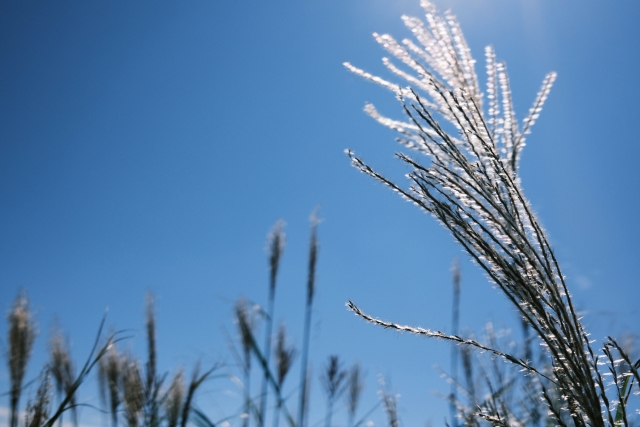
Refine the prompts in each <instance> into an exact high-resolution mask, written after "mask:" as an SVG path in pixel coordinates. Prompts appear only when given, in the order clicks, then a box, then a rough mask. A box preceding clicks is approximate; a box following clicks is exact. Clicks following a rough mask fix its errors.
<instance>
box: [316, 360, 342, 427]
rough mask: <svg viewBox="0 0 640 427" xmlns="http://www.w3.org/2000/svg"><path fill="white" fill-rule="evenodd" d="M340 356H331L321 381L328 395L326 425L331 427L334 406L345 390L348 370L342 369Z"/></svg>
mask: <svg viewBox="0 0 640 427" xmlns="http://www.w3.org/2000/svg"><path fill="white" fill-rule="evenodd" d="M341 365H342V364H341V363H340V358H339V357H338V356H336V355H332V356H329V360H328V362H327V364H326V365H325V369H324V371H323V372H322V375H321V376H320V383H321V384H322V387H323V388H324V391H325V394H326V395H327V413H326V417H325V427H331V418H332V416H333V406H334V404H335V402H336V400H337V399H338V397H340V395H341V394H342V392H343V391H344V385H345V379H346V378H347V372H346V371H345V370H344V369H342V366H341Z"/></svg>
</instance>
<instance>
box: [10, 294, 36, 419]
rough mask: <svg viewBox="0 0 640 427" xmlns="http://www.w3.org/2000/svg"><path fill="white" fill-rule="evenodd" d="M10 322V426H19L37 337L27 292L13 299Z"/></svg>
mask: <svg viewBox="0 0 640 427" xmlns="http://www.w3.org/2000/svg"><path fill="white" fill-rule="evenodd" d="M7 320H8V323H9V331H8V336H9V340H8V341H9V348H8V351H7V362H8V367H9V382H10V389H9V408H10V412H11V415H10V421H9V426H10V427H17V426H18V403H19V401H20V396H21V395H22V382H23V380H24V375H25V373H26V370H27V363H28V362H29V358H30V357H31V350H32V349H33V342H34V340H35V337H36V325H35V322H34V320H33V318H32V315H31V311H30V309H29V299H28V298H27V294H26V293H24V292H20V293H19V294H18V296H16V298H15V300H14V301H13V307H12V308H11V310H10V311H9V315H8V316H7Z"/></svg>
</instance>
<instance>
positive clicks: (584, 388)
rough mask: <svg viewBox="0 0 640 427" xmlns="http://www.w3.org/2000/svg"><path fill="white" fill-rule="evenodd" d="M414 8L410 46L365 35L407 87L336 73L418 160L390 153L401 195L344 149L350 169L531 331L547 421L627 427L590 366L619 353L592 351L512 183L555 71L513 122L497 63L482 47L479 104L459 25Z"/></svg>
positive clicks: (550, 254) (431, 9) (540, 233)
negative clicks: (481, 276)
mask: <svg viewBox="0 0 640 427" xmlns="http://www.w3.org/2000/svg"><path fill="white" fill-rule="evenodd" d="M421 4H422V6H423V8H424V10H425V12H426V24H425V23H423V22H422V21H421V20H419V19H417V18H413V17H408V16H403V17H402V19H403V21H404V23H405V24H406V26H407V27H408V28H409V30H410V31H411V32H412V33H413V35H414V37H415V40H409V39H405V40H403V41H402V42H398V41H396V40H395V39H394V38H393V37H391V36H389V35H386V34H385V35H379V34H374V37H375V39H376V41H377V42H378V43H380V44H381V45H382V46H383V47H384V48H385V49H386V50H387V51H388V52H389V53H390V54H391V55H392V56H393V57H395V58H396V59H397V60H398V61H400V62H401V63H402V66H399V65H396V64H395V63H394V62H393V61H392V60H390V59H388V58H384V59H383V63H384V64H385V65H386V66H387V68H388V69H389V70H390V71H391V72H392V73H393V74H395V75H396V76H398V77H400V78H402V79H404V80H405V81H406V82H408V83H409V85H410V86H409V87H407V88H401V87H400V86H399V85H398V84H395V83H390V82H388V81H387V80H384V79H382V78H380V77H375V76H372V75H371V74H369V73H367V72H365V71H363V70H361V69H359V68H356V67H354V66H353V65H351V64H349V63H345V66H346V67H347V68H348V69H349V70H351V71H352V72H354V73H356V74H358V75H360V76H362V77H364V78H366V79H369V80H371V81H374V82H376V83H378V84H380V85H382V86H384V87H386V88H388V89H390V90H392V91H393V92H394V93H395V94H396V96H397V97H398V99H399V100H400V102H401V104H402V108H403V110H404V112H405V114H406V116H407V121H406V122H401V121H397V120H392V119H390V118H386V117H383V116H382V115H380V114H379V113H378V112H377V110H376V109H375V107H374V106H373V105H371V104H368V105H367V106H366V107H365V111H366V112H367V113H368V114H369V115H370V116H371V117H373V118H374V119H376V120H377V121H378V122H380V123H381V124H383V125H385V126H387V127H389V128H391V129H394V130H396V131H397V132H398V133H399V134H400V136H399V138H398V141H399V142H400V143H401V144H402V145H403V146H405V147H406V148H409V149H412V150H414V151H415V152H416V154H417V155H425V156H426V157H427V158H428V160H429V163H427V164H425V163H422V162H421V161H418V160H415V159H414V158H412V157H410V156H409V155H407V154H405V153H398V154H397V157H398V158H399V159H400V160H401V161H403V162H404V163H405V164H406V165H408V166H409V168H410V170H411V171H410V172H409V173H408V174H407V178H408V180H409V186H408V188H404V187H403V186H401V185H399V184H397V183H395V182H392V181H390V180H389V179H387V178H385V177H384V176H383V175H382V174H380V173H378V172H377V171H375V170H374V169H373V168H372V167H370V166H369V165H368V164H366V163H365V162H364V161H362V160H361V159H360V158H358V157H356V156H355V155H354V154H353V153H352V152H351V151H348V150H347V153H348V155H349V157H350V158H351V161H352V164H353V165H354V166H355V167H356V168H358V169H359V170H360V171H362V172H364V173H366V174H367V175H369V176H372V177H373V178H375V179H376V180H378V181H380V182H382V183H384V184H385V185H387V186H389V187H390V188H391V189H392V190H394V191H396V192H397V193H399V194H400V195H401V196H402V197H403V198H405V199H406V200H408V201H410V202H412V203H414V204H415V205H416V206H418V207H419V208H420V209H423V210H425V211H426V212H428V213H430V214H431V215H433V216H434V217H435V218H436V219H437V220H438V221H439V222H440V223H441V224H443V225H444V226H445V227H446V228H447V229H448V230H449V231H450V232H451V234H452V235H453V237H454V239H455V240H456V241H457V242H458V243H460V244H461V245H462V246H463V247H464V249H465V250H466V252H467V253H468V254H469V255H470V256H471V258H472V259H473V260H474V261H475V262H476V263H477V264H478V265H479V266H480V267H481V268H482V269H483V270H484V272H485V273H486V274H487V276H488V277H489V278H490V280H491V281H492V282H494V283H495V284H496V285H497V286H498V287H499V288H500V289H501V290H502V292H503V293H504V294H505V295H506V296H507V298H508V299H509V301H511V303H512V304H513V305H514V307H516V308H517V310H518V311H519V313H520V315H521V316H522V318H523V319H524V321H525V322H526V323H527V324H528V325H529V327H531V329H532V330H534V331H535V332H536V334H537V336H538V337H539V339H540V340H541V342H542V343H543V345H544V346H545V347H546V352H547V354H548V356H549V358H550V360H551V364H552V370H551V372H550V373H549V374H548V375H546V376H545V378H546V379H547V380H548V381H549V383H551V384H553V386H554V387H557V389H558V390H559V391H560V396H561V398H562V405H561V406H560V407H554V406H553V405H552V404H551V403H549V408H548V409H549V411H550V412H551V413H552V414H553V416H554V421H553V422H554V423H558V424H560V425H563V423H564V420H566V419H570V420H571V421H572V423H574V424H575V425H576V426H586V425H592V426H596V427H599V426H604V425H607V424H608V425H611V426H614V425H617V424H618V422H623V421H624V423H625V425H626V423H627V421H626V418H624V416H625V415H624V411H622V412H623V416H622V418H621V419H620V420H617V418H616V419H614V412H616V411H615V408H616V407H624V406H625V402H626V401H625V400H624V398H618V396H616V399H609V398H608V397H607V395H606V392H607V389H606V386H605V384H604V381H603V379H602V375H601V373H600V369H601V368H600V367H599V366H598V362H599V360H600V359H601V358H603V359H605V360H609V361H611V363H613V364H614V365H615V366H618V365H619V363H617V362H615V361H616V360H617V359H618V355H621V354H622V353H623V352H622V350H621V349H620V348H619V347H615V346H613V344H611V345H608V346H606V347H605V349H614V348H615V350H616V352H617V353H618V355H614V354H613V353H610V352H607V351H605V352H604V356H596V355H595V353H594V351H593V349H592V348H591V343H590V342H589V339H588V338H587V337H588V335H587V333H586V331H585V330H584V327H583V325H582V324H581V322H580V320H579V318H578V316H577V314H576V311H575V309H574V306H573V303H572V301H571V297H570V294H569V291H568V288H567V284H566V282H565V278H564V276H563V274H562V270H561V268H560V264H559V263H558V261H557V259H556V256H555V254H554V251H553V249H552V247H551V245H550V243H549V240H548V238H547V235H546V233H545V232H544V230H543V228H542V226H541V225H540V223H539V221H538V219H537V217H536V215H535V214H534V212H533V211H532V209H531V207H530V205H529V202H528V201H527V199H526V197H525V196H524V194H523V191H522V188H521V186H520V180H519V177H518V160H519V158H520V153H521V150H522V148H523V146H524V143H525V138H526V135H527V134H528V133H529V132H530V130H531V127H532V126H533V124H534V123H535V121H536V119H537V118H538V115H539V113H540V110H541V108H542V105H543V104H544V102H545V100H546V98H547V96H548V94H549V90H550V88H551V85H552V84H553V82H554V80H555V77H556V74H555V73H550V74H548V75H547V76H546V77H545V78H544V80H543V83H542V88H541V89H540V92H539V93H538V95H537V97H536V99H535V101H534V103H533V106H532V108H531V109H530V110H529V113H528V114H527V116H526V117H525V118H524V120H523V121H522V122H521V123H519V122H518V121H517V120H516V116H515V113H514V109H513V103H512V99H511V89H510V85H509V79H508V76H507V72H506V66H505V64H504V63H503V62H499V61H497V60H496V56H495V53H494V51H493V49H492V48H491V47H487V48H486V50H485V56H486V72H487V83H486V98H487V99H486V106H485V107H486V108H484V109H483V101H484V99H483V98H484V96H485V95H484V94H483V93H482V92H481V90H480V84H479V79H478V76H477V75H476V72H475V69H474V65H475V60H474V59H473V58H472V57H471V53H470V49H469V47H468V45H467V43H466V41H465V39H464V37H463V35H462V32H461V30H460V26H459V24H458V22H457V21H456V19H455V17H454V16H453V15H452V14H451V13H450V12H446V13H445V14H444V15H439V14H438V12H437V10H436V8H435V6H433V5H432V4H431V3H430V2H429V1H427V0H422V1H421ZM401 67H402V68H401ZM350 308H351V309H352V310H353V311H354V312H355V313H356V314H359V315H360V316H361V317H364V318H365V319H367V320H369V321H371V322H374V323H378V324H380V325H382V326H385V327H388V328H396V329H401V330H407V331H410V332H414V333H418V334H422V335H426V336H431V337H438V338H444V339H447V340H452V341H454V342H458V343H461V344H466V345H473V346H476V347H480V348H483V349H485V350H488V351H491V352H493V353H494V354H496V355H498V356H501V357H503V358H505V359H507V360H508V361H510V362H512V363H516V364H517V365H518V366H520V367H521V368H523V369H525V370H527V371H529V372H533V373H536V374H538V375H543V376H544V374H542V372H541V370H540V369H537V368H536V367H535V366H533V365H532V363H530V361H527V360H522V359H519V358H516V357H514V356H511V355H509V354H507V353H502V352H499V351H497V350H495V349H491V348H489V347H487V346H482V345H480V344H479V343H477V342H475V341H472V340H462V339H461V338H459V337H457V336H451V335H446V334H442V333H440V332H435V331H429V330H427V329H420V328H411V327H402V326H400V325H396V324H394V323H392V322H382V321H379V320H377V319H375V318H372V317H371V316H368V315H365V314H364V313H363V312H362V311H361V310H359V309H358V308H357V307H356V306H355V305H353V303H350ZM622 358H624V356H622ZM629 366H631V367H632V366H633V364H629ZM610 370H612V371H613V370H614V369H613V368H610ZM616 374H617V373H616V372H613V377H614V383H615V384H616V387H617V388H619V389H620V390H623V388H624V387H623V384H622V380H621V378H622V377H621V376H620V375H616ZM631 374H632V373H630V372H628V373H627V374H625V375H627V376H628V375H631ZM624 392H626V391H624ZM542 393H543V395H544V396H540V398H543V397H544V398H545V400H546V401H550V399H548V397H549V396H548V393H547V391H546V389H545V388H543V392H542ZM623 394H624V393H623V392H622V391H621V396H622V395H623ZM623 397H624V396H623ZM614 400H615V401H616V402H619V403H614ZM565 415H566V416H565ZM485 419H486V418H485ZM487 420H488V421H490V422H491V423H493V424H500V423H504V422H505V420H504V419H498V418H492V419H487Z"/></svg>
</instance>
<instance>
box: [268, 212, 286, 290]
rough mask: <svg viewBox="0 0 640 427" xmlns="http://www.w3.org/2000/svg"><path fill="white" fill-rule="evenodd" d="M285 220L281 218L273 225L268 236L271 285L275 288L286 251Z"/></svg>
mask: <svg viewBox="0 0 640 427" xmlns="http://www.w3.org/2000/svg"><path fill="white" fill-rule="evenodd" d="M284 226H285V222H284V221H283V220H279V221H278V222H276V224H275V225H274V226H273V229H272V230H271V232H270V233H269V236H268V238H267V252H268V253H269V270H270V271H269V273H270V281H269V286H270V287H271V289H272V290H273V288H275V286H276V277H277V275H278V266H279V265H280V257H281V256H282V252H283V251H284V245H285V234H284Z"/></svg>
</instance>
